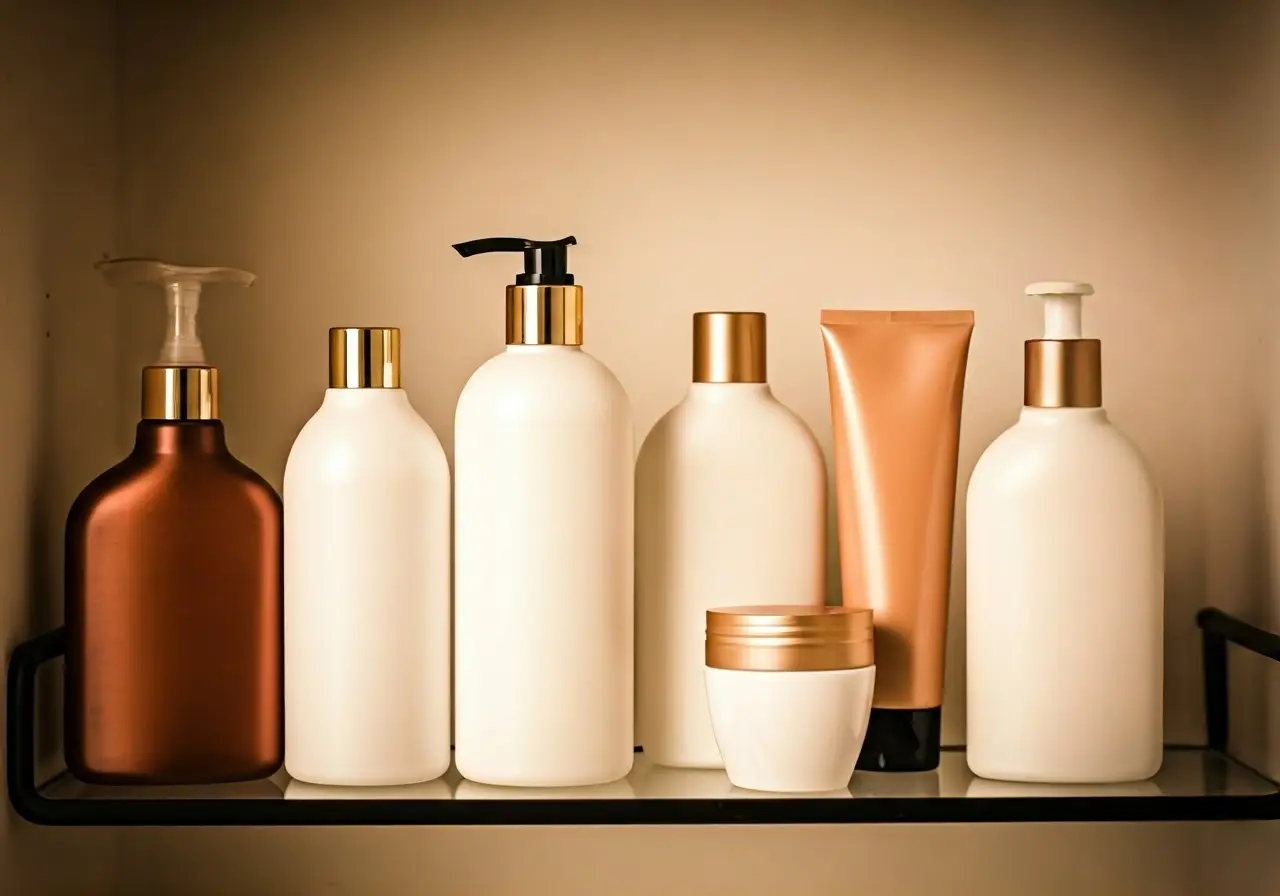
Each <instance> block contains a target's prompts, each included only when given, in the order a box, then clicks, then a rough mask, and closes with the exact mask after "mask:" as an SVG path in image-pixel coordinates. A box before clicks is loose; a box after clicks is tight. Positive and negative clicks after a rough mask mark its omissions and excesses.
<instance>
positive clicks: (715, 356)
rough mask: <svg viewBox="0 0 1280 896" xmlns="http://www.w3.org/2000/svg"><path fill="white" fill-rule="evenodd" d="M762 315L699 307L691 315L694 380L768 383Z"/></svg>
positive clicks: (704, 381) (699, 381)
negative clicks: (698, 309)
mask: <svg viewBox="0 0 1280 896" xmlns="http://www.w3.org/2000/svg"><path fill="white" fill-rule="evenodd" d="M766 374H767V367H766V363H765V316H764V314H762V313H761V312H759V311H699V312H698V313H697V314H695V315H694V316H693V381H694V382H695V383H767V382H768V378H767V376H766Z"/></svg>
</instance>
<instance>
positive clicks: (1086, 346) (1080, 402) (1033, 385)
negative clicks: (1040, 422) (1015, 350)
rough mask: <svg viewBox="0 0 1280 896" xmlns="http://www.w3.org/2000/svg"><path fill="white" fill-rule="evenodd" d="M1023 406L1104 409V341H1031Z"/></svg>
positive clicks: (1026, 357) (1025, 356)
mask: <svg viewBox="0 0 1280 896" xmlns="http://www.w3.org/2000/svg"><path fill="white" fill-rule="evenodd" d="M1022 403H1023V405H1025V406H1026V407H1029V408H1100V407H1102V340H1100V339H1029V340H1027V342H1026V348H1025V350H1024V351H1023V388H1022Z"/></svg>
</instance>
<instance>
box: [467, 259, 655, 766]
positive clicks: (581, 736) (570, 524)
mask: <svg viewBox="0 0 1280 896" xmlns="http://www.w3.org/2000/svg"><path fill="white" fill-rule="evenodd" d="M574 242H575V240H574V239H573V237H567V238H565V239H563V240H556V241H554V242H534V241H532V240H524V239H518V238H506V237H499V238H495V239H485V240H475V241H472V242H469V243H460V244H458V245H457V246H455V247H454V248H455V249H457V251H458V252H459V253H460V254H461V255H462V256H463V257H468V256H472V255H477V254H482V253H486V252H523V253H524V256H525V270H524V273H522V274H520V275H518V276H517V277H516V282H515V283H514V284H512V285H510V286H508V287H507V293H506V297H507V348H506V351H504V352H503V353H502V354H500V355H498V356H496V357H494V358H491V359H490V360H489V361H487V362H486V363H485V364H483V365H482V366H481V367H480V369H479V370H477V371H476V372H475V373H474V374H473V375H472V377H471V379H470V380H469V381H468V382H467V385H466V387H465V388H464V389H463V390H462V395H461V397H459V399H458V410H457V418H456V425H455V427H454V472H455V477H456V479H455V487H456V491H455V505H454V531H455V544H456V554H455V566H454V570H455V579H454V653H455V657H456V665H455V673H454V674H455V678H454V680H455V692H454V696H455V715H454V722H455V735H454V736H455V761H456V763H457V766H458V772H459V773H460V774H461V775H462V776H463V777H464V778H467V779H468V780H471V781H474V782H477V783H479V784H496V785H508V786H527V787H564V786H586V785H592V784H605V783H608V782H611V781H616V780H618V779H620V778H622V777H625V776H626V774H627V773H628V772H629V771H630V770H631V763H632V758H633V754H634V749H635V740H634V738H633V736H632V730H633V722H632V703H633V694H632V688H633V684H632V682H633V666H632V657H633V651H634V648H633V634H632V633H633V627H634V622H633V619H632V613H633V606H634V602H633V598H632V589H633V587H634V585H633V578H632V577H633V571H632V570H633V552H634V544H633V535H632V533H633V528H634V517H633V514H634V497H633V496H634V478H633V477H634V475H635V441H634V440H635V435H634V430H633V425H632V420H631V404H630V402H629V401H628V399H627V395H626V393H625V392H624V391H623V389H622V385H621V384H620V383H619V382H618V379H617V377H615V376H614V375H613V373H611V372H610V371H609V369H608V368H607V367H605V365H604V364H602V363H600V362H599V361H597V360H596V359H595V358H593V357H592V356H591V355H589V354H587V353H586V352H584V351H583V350H582V287H581V286H577V285H575V284H574V282H573V275H572V274H570V273H569V272H568V271H567V269H566V260H567V247H568V246H569V245H572V244H573V243H574Z"/></svg>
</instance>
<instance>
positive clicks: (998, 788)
mask: <svg viewBox="0 0 1280 896" xmlns="http://www.w3.org/2000/svg"><path fill="white" fill-rule="evenodd" d="M1275 793H1276V786H1275V785H1274V784H1272V782H1270V781H1268V780H1267V779H1265V778H1263V777H1261V776H1259V775H1257V774H1255V773H1254V772H1252V771H1250V770H1249V769H1248V768H1246V767H1244V766H1242V765H1240V764H1238V763H1236V762H1234V761H1232V760H1230V759H1228V758H1226V757H1224V756H1222V755H1221V754H1219V753H1214V752H1211V751H1206V750H1199V749H1178V748H1171V749H1167V750H1166V751H1165V754H1164V764H1163V766H1162V767H1161V769H1160V771H1159V773H1157V774H1156V776H1155V777H1154V778H1152V779H1151V780H1149V781H1138V782H1134V783H1129V784H1021V783H1013V782H1008V781H988V780H985V779H983V778H977V777H975V776H974V775H973V774H972V773H971V772H970V771H969V767H968V765H967V764H966V762H965V756H964V751H963V750H960V749H946V750H944V751H943V753H942V762H941V764H940V765H939V766H938V768H937V770H936V771H931V772H916V773H910V774H899V773H890V772H861V771H860V772H855V773H854V776H853V779H852V780H851V781H850V782H849V786H848V788H847V789H845V790H838V791H835V792H832V793H826V794H821V793H800V794H786V793H766V792H763V791H756V790H743V789H742V788H739V787H734V786H733V785H732V784H731V783H730V782H729V778H728V776H727V775H726V774H725V773H724V772H723V771H722V770H719V769H680V768H665V767H662V766H656V765H654V764H653V763H651V762H648V761H646V760H645V758H644V754H637V755H636V763H635V767H634V769H633V770H632V772H631V774H630V775H628V776H627V777H626V778H624V779H622V780H621V781H615V782H613V783H611V784H600V785H595V786H592V787H497V786H493V785H488V784H477V783H475V782H474V781H465V780H462V778H461V777H460V776H459V775H458V772H457V769H456V768H450V769H449V771H448V773H447V774H446V775H445V776H444V777H443V778H440V779H438V780H436V781H428V782H426V783H423V784H408V785H404V786H400V787H328V786H323V785H318V784H306V783H303V782H301V781H290V780H289V779H288V777H287V776H284V775H281V776H280V779H279V781H278V782H277V781H275V780H270V779H268V780H262V781H248V782H244V783H240V784H211V785H205V786H194V787H108V786H102V785H90V784H82V783H81V782H79V781H76V780H75V779H73V778H71V777H69V776H67V775H62V776H60V777H59V778H57V779H55V780H54V781H53V782H51V783H50V784H49V785H47V786H46V787H44V788H43V789H42V795H43V796H45V797H47V798H49V799H95V800H112V799H133V800H139V799H140V800H150V799H217V800H260V799H268V800H270V799H280V798H281V797H286V798H288V799H291V800H292V799H309V800H406V801H414V800H435V801H440V800H449V799H459V800H493V801H503V800H507V801H517V800H632V799H640V800H671V799H678V800H752V799H755V800H761V799H765V800H768V799H788V798H791V799H795V798H802V799H830V798H841V799H850V798H851V799H868V798H870V799H908V800H911V799H926V800H927V799H937V798H944V799H957V798H958V799H965V798H969V799H987V798H1010V799H1017V798H1024V799H1044V798H1054V797H1063V798H1069V797H1091V798H1102V799H1106V798H1108V797H1155V798H1158V797H1161V796H1166V797H1169V796H1178V797H1249V796H1268V795H1272V794H1275Z"/></svg>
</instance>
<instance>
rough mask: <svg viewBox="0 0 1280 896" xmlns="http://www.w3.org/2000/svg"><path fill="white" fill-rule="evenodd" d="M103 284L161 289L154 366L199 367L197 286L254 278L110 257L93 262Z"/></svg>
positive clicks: (224, 270)
mask: <svg viewBox="0 0 1280 896" xmlns="http://www.w3.org/2000/svg"><path fill="white" fill-rule="evenodd" d="M96 267H97V268H98V270H100V271H101V272H102V275H103V277H104V278H105V279H106V281H107V283H108V284H110V285H111V286H114V287H116V288H121V287H124V286H130V285H133V284H151V285H155V286H161V287H163V288H164V295H165V305H166V306H167V308H168V323H167V325H166V334H165V340H164V345H162V346H161V348H160V355H159V357H158V358H157V359H156V362H155V366H157V367H203V366H205V363H206V362H205V357H204V346H203V345H201V344H200V332H199V330H198V329H197V328H196V315H197V314H198V312H199V311H200V289H201V287H202V286H203V285H204V284H205V283H234V284H235V285H237V286H250V285H251V284H252V283H253V281H254V280H255V279H256V278H255V277H254V275H253V274H250V273H249V272H248V271H240V270H236V269H235V268H219V267H200V266H192V265H180V264H169V263H167V262H163V261H158V260H156V259H154V258H113V259H110V260H107V261H100V262H98V264H97V265H96Z"/></svg>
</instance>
